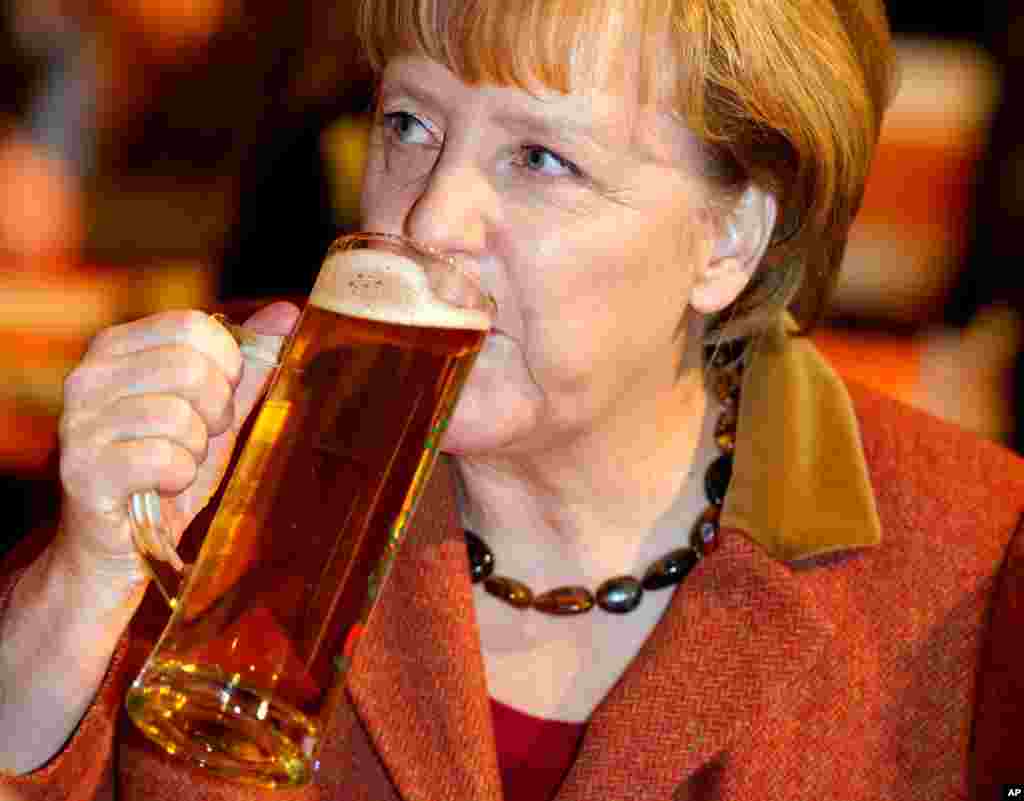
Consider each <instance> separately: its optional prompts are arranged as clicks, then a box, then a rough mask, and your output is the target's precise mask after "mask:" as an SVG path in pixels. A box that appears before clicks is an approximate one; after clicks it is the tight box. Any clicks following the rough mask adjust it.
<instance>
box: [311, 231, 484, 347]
mask: <svg viewBox="0 0 1024 801" xmlns="http://www.w3.org/2000/svg"><path fill="white" fill-rule="evenodd" d="M309 303H310V305H312V306H318V307H319V308H321V309H327V310H328V311H333V312H335V313H336V314H347V315H348V316H350V317H360V318H363V319H368V320H376V321H378V322H384V323H397V324H399V325H413V326H421V327H430V328H462V329H472V330H475V331H485V330H487V329H488V328H490V327H491V321H490V318H489V317H488V315H487V314H486V313H485V312H482V311H480V310H478V309H462V308H459V307H458V306H453V305H451V304H449V303H446V302H445V301H443V300H441V299H439V298H437V297H436V296H435V295H434V293H433V292H432V291H431V288H430V285H429V283H428V281H427V275H426V273H425V272H424V271H423V267H421V266H420V265H419V264H417V263H416V262H414V261H413V260H412V259H409V258H407V257H406V256H401V255H399V254H397V253H385V252H381V251H376V250H348V251H342V252H339V253H335V254H333V255H331V256H330V257H328V258H327V260H326V261H325V262H324V265H323V267H322V268H321V269H320V277H319V278H317V281H316V286H315V287H313V294H312V295H310V298H309Z"/></svg>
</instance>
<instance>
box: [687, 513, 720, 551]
mask: <svg viewBox="0 0 1024 801" xmlns="http://www.w3.org/2000/svg"><path fill="white" fill-rule="evenodd" d="M721 513H722V509H721V507H719V506H715V505H711V506H709V507H708V508H707V509H705V510H704V513H703V514H702V515H701V516H700V517H698V518H697V522H696V523H694V526H693V531H692V532H691V533H690V545H691V546H692V547H693V548H694V549H695V550H697V551H699V552H700V553H702V554H705V555H706V554H709V553H714V552H715V551H716V550H718V545H719V536H718V519H719V517H721Z"/></svg>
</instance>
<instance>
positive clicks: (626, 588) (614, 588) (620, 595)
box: [597, 576, 644, 615]
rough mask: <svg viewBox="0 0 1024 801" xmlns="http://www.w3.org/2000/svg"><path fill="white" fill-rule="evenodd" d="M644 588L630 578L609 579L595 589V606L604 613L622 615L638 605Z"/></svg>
mask: <svg viewBox="0 0 1024 801" xmlns="http://www.w3.org/2000/svg"><path fill="white" fill-rule="evenodd" d="M643 595H644V588H643V587H641V586H640V582H639V581H637V580H636V579H635V578H633V577H632V576H616V577H615V578H610V579H608V580H607V581H606V582H604V583H603V584H602V585H601V586H600V587H598V588H597V605H598V606H600V607H601V608H602V609H603V610H604V611H605V612H614V613H615V614H617V615H623V614H625V613H626V612H632V611H633V610H634V609H636V608H637V607H638V606H639V605H640V599H641V598H642V597H643Z"/></svg>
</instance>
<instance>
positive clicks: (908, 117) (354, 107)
mask: <svg viewBox="0 0 1024 801" xmlns="http://www.w3.org/2000/svg"><path fill="white" fill-rule="evenodd" d="M349 5H350V4H349V2H348V0H305V1H304V2H295V3H288V4H285V3H275V4H270V3H259V2H256V1H255V0H8V2H7V3H6V4H5V5H4V8H3V10H2V11H0V87H4V88H3V94H2V101H3V103H2V105H0V502H2V503H3V506H4V508H6V509H8V510H9V514H8V521H9V522H8V524H7V525H5V526H4V527H3V531H2V532H0V553H2V552H3V551H4V550H5V549H6V548H7V547H9V545H10V544H11V543H13V542H14V541H16V540H17V539H18V538H19V537H20V536H21V535H22V534H23V533H24V532H25V531H27V530H28V529H30V528H31V527H33V526H36V525H40V524H44V523H47V522H49V521H50V520H52V519H53V518H54V516H55V515H56V512H57V508H58V502H59V490H58V485H57V482H56V470H57V462H56V449H57V434H56V421H57V416H58V415H59V412H60V403H61V393H62V382H63V379H64V376H65V375H66V374H67V372H68V371H69V370H70V369H71V367H72V366H73V365H74V364H75V363H76V361H77V360H78V358H79V357H80V355H81V354H82V352H83V351H84V349H85V347H86V344H87V342H88V340H89V337H90V336H91V335H92V334H93V333H94V332H95V331H97V330H98V329H100V328H102V327H105V326H107V325H110V324H112V323H115V322H118V321H123V320H127V319H131V318H134V317H138V316H140V315H143V314H147V313H150V312H153V311H157V310H159V309H165V308H175V307H203V308H211V307H213V306H215V305H220V306H227V307H229V308H233V309H236V310H238V311H242V310H244V309H245V308H246V307H251V306H254V305H256V304H257V302H258V301H259V300H260V299H265V298H269V297H272V296H280V295H291V296H300V295H302V294H303V293H304V292H306V291H308V289H309V287H310V286H311V284H312V279H313V276H314V274H315V272H316V269H317V267H318V264H319V260H320V258H321V257H322V255H323V253H324V251H325V249H326V247H327V245H328V244H329V243H330V241H331V240H332V239H333V238H334V237H335V236H337V235H338V233H340V232H342V231H344V230H346V229H349V228H351V227H352V226H353V225H354V224H355V220H356V213H357V189H358V185H359V182H360V176H361V169H362V159H363V153H364V150H365V132H366V121H367V112H368V109H369V107H370V95H371V86H370V83H369V76H368V75H367V74H366V73H365V71H364V70H363V68H362V67H361V66H360V65H359V64H358V60H357V57H356V53H357V49H356V46H355V43H354V41H353V39H352V36H351V30H350V9H349ZM1016 6H1017V7H1016V8H1013V9H1011V4H1010V0H984V2H979V3H972V4H938V3H933V4H929V7H928V8H927V10H924V9H922V8H921V5H920V4H919V3H910V2H906V1H905V0H889V2H888V7H889V13H890V18H891V20H892V25H893V28H894V30H895V32H896V33H897V36H898V52H899V56H900V61H901V69H902V82H901V86H900V90H899V93H898V95H897V96H896V99H895V101H894V104H893V106H892V109H891V111H890V113H889V116H888V119H887V122H886V126H885V129H884V131H883V135H882V143H881V146H880V149H879V152H878V155H877V158H876V161H875V164H874V167H873V172H872V175H871V180H870V182H869V186H868V191H867V196H866V198H865V203H864V207H863V210H862V212H861V214H860V216H859V218H858V221H857V224H856V227H855V229H854V232H853V236H852V238H851V243H850V247H849V252H848V254H847V258H846V264H845V265H844V272H843V277H842V279H841V281H840V285H839V288H838V292H837V294H836V297H835V300H834V303H833V306H832V308H831V310H830V314H829V319H828V323H827V325H825V326H823V327H822V329H821V330H820V331H819V332H818V333H816V334H815V336H814V339H815V341H816V343H817V344H818V346H819V347H820V348H821V350H822V351H823V352H824V353H825V354H826V356H827V357H828V358H829V359H831V360H832V361H833V363H834V364H835V365H836V367H837V368H838V369H839V370H840V372H842V373H843V374H845V375H846V376H848V377H850V378H853V379H856V380H859V381H862V382H865V383H868V384H870V385H872V386H874V387H876V388H878V389H879V390H881V391H883V392H886V393H888V394H890V395H893V396H895V397H897V398H899V399H901V400H904V401H906V402H907V403H910V404H913V405H915V406H918V407H920V408H923V409H925V410H928V411H930V412H932V413H933V414H936V415H938V416H940V417H943V418H945V419H948V420H951V421H953V422H955V423H957V424H959V425H961V426H963V427H964V428H967V429H970V430H972V431H975V432H977V433H978V434H980V435H981V436H984V437H987V438H990V439H992V440H995V441H998V442H1001V443H1003V444H1005V445H1007V446H1008V447H1011V448H1015V449H1016V450H1018V451H1022V452H1024V356H1022V354H1024V335H1022V331H1024V323H1022V320H1024V316H1022V315H1024V292H1022V284H1021V278H1020V277H1019V274H1020V270H1021V261H1022V260H1021V256H1022V255H1024V254H1022V250H1024V244H1022V242H1024V238H1022V237H1020V236H1014V232H1015V230H1017V229H1019V226H1020V225H1022V224H1024V135H1022V132H1024V130H1022V129H1024V124H1022V122H1024V121H1022V118H1021V115H1020V111H1019V109H1020V108H1021V106H1022V103H1021V100H1024V98H1021V97H1020V94H1021V92H1022V89H1021V87H1022V85H1024V4H1020V3H1017V4H1016Z"/></svg>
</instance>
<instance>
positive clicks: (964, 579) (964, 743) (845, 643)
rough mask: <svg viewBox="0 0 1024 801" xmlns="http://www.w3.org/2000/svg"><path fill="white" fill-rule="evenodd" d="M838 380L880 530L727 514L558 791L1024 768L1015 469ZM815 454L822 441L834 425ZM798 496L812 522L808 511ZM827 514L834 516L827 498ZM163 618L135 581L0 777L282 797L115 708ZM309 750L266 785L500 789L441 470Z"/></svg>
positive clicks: (167, 794) (795, 794) (949, 777)
mask: <svg viewBox="0 0 1024 801" xmlns="http://www.w3.org/2000/svg"><path fill="white" fill-rule="evenodd" d="M815 380H817V379H815ZM850 397H851V399H852V406H850V408H851V409H852V410H853V411H852V413H853V415H854V417H855V422H856V423H857V424H858V427H859V432H860V433H859V442H858V443H857V448H858V453H859V454H862V457H861V458H862V460H863V464H864V465H866V469H865V472H864V475H865V476H866V478H867V485H868V486H870V488H871V489H872V491H873V495H874V501H875V503H874V508H873V509H872V510H870V511H871V512H872V513H873V514H874V515H876V518H875V519H876V521H877V523H878V524H879V525H880V530H881V532H882V537H881V539H880V540H877V539H876V538H874V537H872V538H870V539H871V540H872V542H873V544H872V543H864V544H856V545H855V547H849V546H847V547H845V548H843V547H840V546H841V542H840V540H842V539H843V537H844V536H845V534H834V536H833V535H830V534H829V531H828V530H822V531H818V532H814V536H813V537H812V539H813V540H814V542H815V543H816V545H815V547H814V548H813V549H810V550H806V549H800V548H797V549H796V551H795V552H799V553H801V554H804V555H802V557H801V558H780V556H779V554H778V548H774V547H771V546H766V545H765V544H762V543H760V542H758V541H757V538H756V537H755V536H753V535H752V532H750V531H746V530H741V529H739V528H730V529H726V530H724V531H723V544H722V547H721V549H720V550H719V551H718V552H716V554H715V556H714V558H713V559H708V560H705V561H703V562H702V563H701V564H700V565H699V566H698V567H697V568H696V569H695V571H694V572H693V573H692V574H691V575H690V577H689V578H688V579H687V581H686V582H685V583H684V584H682V585H681V586H680V587H679V589H678V590H677V591H676V592H675V595H674V597H673V599H672V602H671V605H670V607H669V609H668V611H667V612H666V614H665V615H664V617H663V618H662V620H661V621H660V622H659V624H658V626H657V628H656V629H655V631H654V633H653V634H652V636H651V637H650V639H649V640H648V641H647V643H645V645H644V647H643V649H642V651H641V652H640V654H639V655H638V657H637V658H636V659H635V660H634V661H633V663H631V665H630V666H629V668H628V669H627V671H626V673H625V675H623V677H622V678H621V679H620V681H619V682H618V683H617V684H616V686H615V687H614V688H613V689H612V691H611V693H610V694H609V695H608V697H607V698H606V699H605V701H604V702H603V703H602V704H601V705H600V707H599V708H598V709H597V710H596V712H595V713H594V715H593V717H592V719H591V721H590V723H589V725H588V727H587V731H586V734H585V736H584V739H583V742H582V744H581V748H580V753H579V757H578V759H577V761H576V763H575V765H574V766H573V768H572V769H571V771H570V773H569V775H568V777H567V778H566V781H565V783H564V785H563V786H562V788H561V790H560V792H559V795H558V801H584V800H586V801H595V799H602V800H603V799H615V800H616V801H618V799H636V800H637V801H655V799H657V800H658V801H667V800H669V799H674V800H675V801H681V800H682V799H687V800H688V801H697V800H698V799H701V800H704V799H707V800H708V801H711V800H712V799H715V800H718V799H722V800H723V801H724V799H729V800H730V801H795V800H797V799H808V800H810V799H822V798H835V799H847V800H849V801H860V800H861V799H863V801H868V800H869V799H870V800H871V801H878V800H880V799H899V801H904V799H920V800H921V801H925V800H927V801H950V800H952V799H967V798H978V799H983V800H984V799H988V798H995V797H997V796H995V795H992V793H993V792H994V788H997V787H998V786H999V784H1000V783H1002V782H1011V781H1018V782H1019V781H1022V780H1024V755H1022V752H1021V750H1020V747H1019V746H1018V745H1017V742H1019V741H1020V740H1021V738H1020V737H1019V732H1017V731H1015V725H1017V724H1018V723H1019V721H1021V720H1024V680H1022V678H1021V676H1022V667H1021V666H1022V665H1024V636H1021V635H1022V633H1024V567H1022V563H1024V534H1021V533H1020V528H1021V518H1022V513H1024V463H1022V462H1021V461H1020V460H1018V459H1017V458H1016V457H1014V456H1012V455H1011V454H1009V453H1008V452H1006V451H1004V450H1002V449H1000V448H998V447H996V446H993V445H991V444H988V443H984V442H981V441H979V440H977V439H975V438H973V437H971V436H969V435H966V434H964V433H962V432H960V431H958V430H957V429H955V428H953V427H951V426H948V425H946V424H943V423H940V422H938V421H936V420H933V419H931V418H928V417H926V416H925V415H923V414H921V413H919V412H915V411H913V410H910V409H908V408H906V407H903V406H901V405H899V404H898V403H895V402H893V401H890V400H888V399H885V398H882V397H880V396H877V395H875V394H873V393H871V392H869V391H867V390H865V389H862V388H859V387H856V386H854V387H851V388H850ZM789 411H790V413H791V414H799V411H798V410H797V411H793V410H789ZM813 434H814V432H810V434H808V433H807V432H803V433H802V434H801V436H804V437H808V436H810V437H812V438H813ZM842 447H843V446H837V450H836V452H835V459H836V460H837V461H840V460H843V459H847V458H848V454H843V453H842ZM814 450H815V452H816V453H817V454H818V456H816V457H815V458H816V459H828V458H829V457H830V450H829V443H828V442H824V441H818V442H816V443H815V447H814ZM765 458H767V457H765ZM848 463H849V462H848ZM770 467H771V465H765V464H762V465H760V466H759V469H760V470H768V469H769V468H770ZM774 469H776V470H786V469H787V464H786V463H785V462H783V463H776V464H775V466H774ZM798 475H799V470H796V469H793V470H792V471H791V476H790V477H791V478H793V477H794V476H798ZM794 480H795V479H794ZM859 480H860V476H851V481H853V482H857V481H859ZM830 481H833V482H834V481H835V477H834V476H833V477H832V478H831V479H830ZM798 494H800V493H798ZM803 503H804V504H805V506H804V508H803V509H802V513H801V514H800V515H797V516H796V517H798V518H799V519H800V524H801V529H802V531H804V532H805V534H806V533H807V532H812V530H813V526H812V525H811V522H810V521H811V520H812V519H813V518H814V516H815V514H816V512H817V510H816V509H815V508H814V498H813V497H811V498H809V499H807V498H806V497H805V496H804V500H803ZM851 508H853V507H851ZM747 511H748V512H749V511H750V510H747ZM851 514H853V512H851ZM786 515H787V516H789V517H792V516H793V513H792V511H787V513H786ZM820 518H821V520H823V521H826V522H824V523H823V524H822V525H823V526H824V527H825V528H826V529H827V528H828V526H829V525H831V524H830V523H829V522H828V521H832V520H834V519H835V510H833V509H829V510H826V513H824V514H822V515H821V516H820ZM760 522H761V521H757V520H755V521H753V522H752V526H757V525H759V524H760ZM867 524H868V523H867V522H865V525H867ZM846 527H848V526H846ZM840 528H844V526H840ZM776 533H777V532H776ZM802 536H804V535H802ZM782 547H783V549H784V550H785V548H786V546H785V545H783V546H782ZM789 552H794V551H792V550H790V551H789ZM165 617H166V616H165V614H164V613H163V611H162V610H161V609H160V602H159V600H158V599H157V598H155V597H152V598H147V600H146V602H145V603H144V606H143V608H141V609H140V611H139V614H138V615H137V616H136V619H135V621H134V622H133V624H132V629H131V631H130V632H129V634H128V635H127V636H126V638H125V640H124V641H123V642H122V644H121V646H120V648H119V650H118V652H117V655H116V657H115V660H114V663H113V664H112V666H111V669H110V673H109V675H108V677H107V680H106V682H105V683H104V685H103V688H102V690H101V692H100V696H99V697H98V698H97V701H96V703H95V704H94V706H93V708H92V710H91V711H90V712H89V714H88V715H87V717H86V718H85V720H84V721H83V723H82V725H81V727H80V729H79V731H78V732H77V733H76V735H75V737H74V738H73V739H72V741H71V742H70V743H69V744H68V746H67V748H66V749H65V750H64V752H62V753H61V754H60V755H58V756H57V757H56V758H55V759H54V760H53V762H51V763H50V764H49V765H48V766H46V767H45V768H43V769H42V770H40V771H37V772H36V773H33V774H31V775H28V776H24V777H7V778H4V779H3V780H2V781H0V792H2V791H5V790H6V791H9V792H17V793H18V795H17V796H16V797H18V798H23V799H29V800H30V801H35V799H56V798H68V799H83V800H84V799H92V798H95V797H97V794H98V792H99V791H100V789H101V784H102V782H103V777H104V776H105V775H107V774H106V771H113V772H114V774H115V775H116V777H117V783H118V798H120V799H124V800H125V801H136V800H137V799H147V801H149V800H150V799H153V800H154V801H193V799H195V801H198V800H199V799H225V801H227V799H231V801H242V799H256V798H269V797H274V796H269V795H267V794H266V791H262V792H261V791H257V790H253V789H249V788H246V787H240V786H236V785H231V784H228V783H225V782H221V781H219V780H216V779H212V778H210V777H208V776H206V775H204V774H202V773H201V772H199V771H197V770H194V769H191V768H189V767H188V766H185V765H182V764H181V763H178V762H175V761H172V760H170V759H169V758H167V757H165V756H163V755H161V754H160V753H158V752H157V751H156V750H155V749H154V748H152V747H150V746H149V745H148V744H147V743H146V742H144V741H143V739H142V738H141V736H139V735H138V734H136V733H135V731H134V729H133V728H132V726H131V725H130V724H129V723H128V722H127V720H126V718H125V716H124V714H123V713H122V712H121V706H122V705H121V699H122V698H123V693H124V688H125V681H126V679H127V678H129V677H131V676H132V675H133V674H134V672H135V671H136V670H137V669H138V667H139V665H140V664H141V661H142V659H143V658H144V657H145V655H146V653H147V649H148V647H149V644H151V643H152V642H153V638H154V637H155V636H156V634H158V633H159V630H160V627H161V625H162V620H163V619H165ZM1011 737H1012V738H1013V739H1010V738H1011ZM322 765H323V767H322V769H321V773H320V776H319V779H318V781H317V783H315V784H313V785H312V786H309V787H307V788H305V789H303V790H300V791H288V792H280V793H276V794H275V796H276V797H278V798H281V799H289V798H303V799H324V800H325V801H326V800H327V799H331V801H342V799H345V800H346V801H347V800H348V799H366V800H367V801H369V799H374V801H398V799H402V800H403V801H499V799H500V798H501V788H500V779H499V773H498V766H497V760H496V755H495V747H494V739H493V731H492V727H491V719H490V709H489V703H488V697H487V688H486V684H485V679H484V669H483V658H482V655H481V652H480V645H479V639H478V636H477V632H476V626H475V618H474V611H473V603H472V587H471V584H470V582H469V577H468V573H467V569H466V559H465V551H464V546H463V542H462V535H461V531H460V529H459V527H458V525H457V521H456V515H455V508H454V502H453V493H452V484H451V476H450V473H449V471H448V469H447V468H444V467H441V468H439V469H438V470H437V471H436V472H435V475H434V477H433V479H432V481H431V483H430V486H429V488H428V490H427V493H426V494H425V496H424V499H423V501H422V503H421V508H420V511H419V513H418V515H417V519H416V522H415V527H414V531H413V532H412V533H411V535H410V539H409V541H408V542H407V544H406V546H405V548H404V550H403V553H402V556H401V558H400V559H399V560H398V562H397V564H396V566H395V569H394V571H393V574H392V578H391V580H390V582H389V584H388V585H387V587H386V589H385V591H384V593H383V595H382V598H381V600H380V603H379V605H378V607H377V609H376V611H375V613H374V617H373V618H372V620H371V621H370V625H369V626H368V629H367V633H366V635H365V636H364V639H363V641H362V644H361V647H360V649H359V650H358V652H357V654H356V658H355V662H354V665H353V670H352V672H351V674H350V678H349V682H348V687H347V692H346V693H344V694H343V695H342V697H340V698H339V702H338V706H337V713H336V716H335V719H334V721H333V724H332V727H331V731H330V735H329V741H328V744H327V747H326V749H325V752H324V754H323V759H322ZM1015 771H1016V772H1015ZM0 797H2V795H0ZM508 801H520V800H519V799H508Z"/></svg>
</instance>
